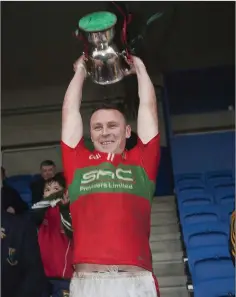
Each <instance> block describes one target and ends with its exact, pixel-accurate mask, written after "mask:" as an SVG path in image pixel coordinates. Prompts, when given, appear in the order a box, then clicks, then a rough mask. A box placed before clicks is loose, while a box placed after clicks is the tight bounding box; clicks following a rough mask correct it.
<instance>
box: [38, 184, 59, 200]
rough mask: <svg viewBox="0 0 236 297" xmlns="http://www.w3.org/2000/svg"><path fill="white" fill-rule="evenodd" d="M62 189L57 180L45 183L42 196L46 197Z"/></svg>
mask: <svg viewBox="0 0 236 297" xmlns="http://www.w3.org/2000/svg"><path fill="white" fill-rule="evenodd" d="M62 190H63V188H62V187H61V186H60V185H59V183H58V182H51V183H47V184H46V185H45V188H44V192H43V196H44V198H47V197H48V196H50V195H52V194H54V193H57V192H60V191H62Z"/></svg>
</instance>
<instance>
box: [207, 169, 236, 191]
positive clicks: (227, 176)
mask: <svg viewBox="0 0 236 297" xmlns="http://www.w3.org/2000/svg"><path fill="white" fill-rule="evenodd" d="M232 182H233V174H232V171H230V170H225V171H215V172H210V173H206V184H207V185H208V186H209V187H211V188H215V187H216V186H220V185H225V184H229V183H232Z"/></svg>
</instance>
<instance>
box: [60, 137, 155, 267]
mask: <svg viewBox="0 0 236 297" xmlns="http://www.w3.org/2000/svg"><path fill="white" fill-rule="evenodd" d="M62 156H63V165H64V172H65V177H66V179H67V183H68V185H70V184H71V183H72V180H73V177H74V173H75V171H76V169H79V168H80V169H81V168H84V167H89V166H99V165H100V164H102V163H105V162H106V163H112V164H113V165H114V166H115V167H116V166H118V165H119V164H121V163H122V164H123V165H125V166H126V165H127V168H129V166H131V165H132V166H139V167H142V168H143V169H144V170H145V172H146V174H147V175H148V178H149V180H152V181H155V180H156V175H157V168H158V164H159V159H160V137H159V135H157V136H156V137H154V138H153V139H152V140H151V141H150V142H149V143H148V144H146V145H144V144H143V143H142V142H141V141H140V140H139V142H138V144H137V146H136V147H135V148H133V149H132V150H130V151H126V152H125V153H124V154H122V155H115V156H114V158H113V159H112V160H111V158H109V156H108V154H105V153H100V152H96V151H95V152H90V151H89V150H87V149H86V148H85V147H84V144H83V140H82V141H81V142H80V143H79V144H78V145H77V147H76V148H74V149H72V148H69V147H68V146H67V145H66V144H64V143H63V142H62ZM93 168H94V167H93ZM140 172H141V174H143V173H142V169H140ZM142 182H143V188H145V186H146V187H147V185H148V184H149V181H148V180H147V177H146V175H143V179H142ZM79 186H80V185H79V184H78V187H79ZM150 195H151V194H150ZM71 215H72V223H73V229H74V241H75V246H74V263H75V264H77V263H91V264H92V263H93V264H105V265H109V264H111V265H133V266H138V267H142V268H144V269H146V270H149V271H152V260H151V251H150V247H149V234H150V215H151V204H150V202H149V200H148V199H147V198H144V197H141V196H137V195H134V194H131V193H127V192H125V191H121V192H117V191H114V192H112V193H105V192H104V193H103V192H96V193H91V194H86V195H82V196H81V195H79V197H78V199H77V200H76V201H75V202H72V203H71Z"/></svg>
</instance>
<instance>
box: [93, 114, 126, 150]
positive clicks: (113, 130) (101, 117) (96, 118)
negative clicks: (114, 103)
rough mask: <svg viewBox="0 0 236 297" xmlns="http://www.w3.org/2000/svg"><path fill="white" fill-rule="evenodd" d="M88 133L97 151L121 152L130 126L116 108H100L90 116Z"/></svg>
mask: <svg viewBox="0 0 236 297" xmlns="http://www.w3.org/2000/svg"><path fill="white" fill-rule="evenodd" d="M90 134H91V140H92V142H93V144H94V147H95V149H96V150H97V151H99V152H104V153H114V154H121V153H122V152H123V151H124V149H125V143H126V138H129V137H130V135H131V128H130V126H129V125H126V122H125V118H124V116H123V115H122V113H120V112H119V111H118V110H115V109H100V110H98V111H96V112H94V114H93V115H92V117H91V120H90Z"/></svg>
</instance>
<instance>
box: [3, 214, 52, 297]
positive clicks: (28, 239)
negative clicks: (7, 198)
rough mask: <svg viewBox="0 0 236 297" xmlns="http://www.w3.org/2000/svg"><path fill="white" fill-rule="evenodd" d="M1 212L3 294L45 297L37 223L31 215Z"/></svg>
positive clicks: (5, 296) (16, 296) (18, 296)
mask: <svg viewBox="0 0 236 297" xmlns="http://www.w3.org/2000/svg"><path fill="white" fill-rule="evenodd" d="M1 213H2V217H1V259H2V261H1V272H2V273H1V294H2V296H4V297H41V296H42V291H43V288H44V286H45V281H46V278H45V275H44V271H43V265H42V260H41V257H40V251H39V245H38V238H37V230H36V227H35V225H34V224H32V222H29V216H27V215H22V216H14V215H12V214H9V213H8V212H6V211H5V210H3V209H2V211H1Z"/></svg>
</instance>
